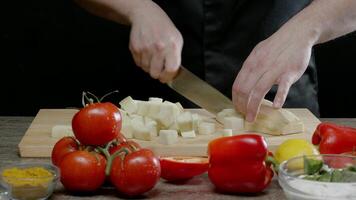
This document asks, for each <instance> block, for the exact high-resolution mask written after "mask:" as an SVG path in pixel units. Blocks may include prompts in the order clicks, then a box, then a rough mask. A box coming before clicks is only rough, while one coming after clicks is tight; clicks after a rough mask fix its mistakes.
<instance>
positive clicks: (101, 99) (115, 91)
mask: <svg viewBox="0 0 356 200" xmlns="http://www.w3.org/2000/svg"><path fill="white" fill-rule="evenodd" d="M114 93H119V90H114V91H112V92H109V93H107V94H105V95H104V96H102V97H101V98H100V99H99V102H101V101H103V100H104V99H105V97H107V96H109V95H112V94H114Z"/></svg>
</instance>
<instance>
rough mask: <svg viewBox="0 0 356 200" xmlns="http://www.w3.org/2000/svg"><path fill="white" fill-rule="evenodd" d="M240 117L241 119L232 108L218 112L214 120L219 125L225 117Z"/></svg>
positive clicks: (239, 114)
mask: <svg viewBox="0 0 356 200" xmlns="http://www.w3.org/2000/svg"><path fill="white" fill-rule="evenodd" d="M232 116H234V117H240V118H243V116H242V114H241V113H239V112H237V111H236V110H235V109H233V108H228V109H224V110H222V111H220V112H219V113H218V114H217V115H216V120H217V121H218V122H220V123H222V124H223V123H224V118H225V117H232Z"/></svg>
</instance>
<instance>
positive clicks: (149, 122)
mask: <svg viewBox="0 0 356 200" xmlns="http://www.w3.org/2000/svg"><path fill="white" fill-rule="evenodd" d="M144 122H145V126H146V127H147V128H148V130H149V131H150V133H151V136H153V137H156V136H158V131H157V128H158V127H157V122H156V121H155V120H153V119H151V118H149V117H144Z"/></svg>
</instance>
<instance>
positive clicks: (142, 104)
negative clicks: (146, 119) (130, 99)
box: [136, 100, 149, 116]
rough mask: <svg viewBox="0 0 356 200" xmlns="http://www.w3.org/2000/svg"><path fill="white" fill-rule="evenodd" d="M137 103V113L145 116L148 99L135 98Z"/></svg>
mask: <svg viewBox="0 0 356 200" xmlns="http://www.w3.org/2000/svg"><path fill="white" fill-rule="evenodd" d="M136 103H137V112H136V113H137V114H138V115H141V116H146V115H147V114H148V109H149V103H148V101H140V100H136Z"/></svg>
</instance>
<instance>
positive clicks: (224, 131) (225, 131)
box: [217, 129, 232, 137]
mask: <svg viewBox="0 0 356 200" xmlns="http://www.w3.org/2000/svg"><path fill="white" fill-rule="evenodd" d="M217 134H219V135H221V136H223V137H227V136H232V129H222V130H219V131H218V132H217Z"/></svg>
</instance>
